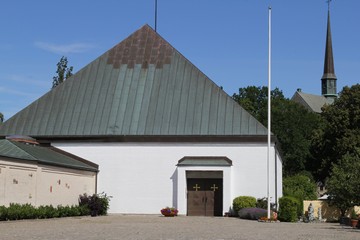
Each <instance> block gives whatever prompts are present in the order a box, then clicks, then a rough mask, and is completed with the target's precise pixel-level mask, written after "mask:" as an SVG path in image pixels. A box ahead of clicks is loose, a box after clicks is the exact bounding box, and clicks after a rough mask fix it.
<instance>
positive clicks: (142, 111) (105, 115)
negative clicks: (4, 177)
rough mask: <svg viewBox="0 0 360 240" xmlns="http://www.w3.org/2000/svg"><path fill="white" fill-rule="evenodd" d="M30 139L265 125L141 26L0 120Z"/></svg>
mask: <svg viewBox="0 0 360 240" xmlns="http://www.w3.org/2000/svg"><path fill="white" fill-rule="evenodd" d="M13 134H20V135H28V136H32V137H35V138H37V139H41V138H44V137H46V138H54V137H67V138H71V137H74V138H76V137H77V138H78V137H104V136H107V137H109V136H175V137H178V136H259V135H262V136H263V135H266V134H267V130H266V128H265V127H264V126H263V125H262V124H261V123H260V122H258V121H257V120H256V119H255V118H254V117H253V116H252V115H250V114H249V113H248V112H247V111H245V110H244V109H243V108H242V107H241V106H240V105H239V104H238V103H236V102H235V101H234V100H233V99H232V98H231V97H230V96H229V95H227V94H226V93H225V92H224V91H223V90H222V89H221V88H220V87H218V86H217V85H216V84H215V83H214V82H213V81H211V80H210V79H209V78H208V77H207V76H206V75H205V74H204V73H202V72H201V71H200V70H199V69H198V68H197V67H196V66H194V65H193V64H192V63H191V62H190V61H189V60H187V59H186V58H185V57H184V56H183V55H182V54H181V53H180V52H179V51H177V50H176V49H175V48H174V47H172V46H171V45H170V44H169V43H168V42H167V41H165V40H164V39H163V38H162V37H161V36H160V35H159V34H158V33H156V32H155V31H154V30H153V29H152V28H151V27H149V26H148V25H144V26H143V27H141V28H140V29H139V30H137V31H135V32H134V33H133V34H131V35H130V36H129V37H127V38H126V39H125V40H123V41H121V42H120V43H119V44H117V45H116V46H114V47H113V48H111V49H110V50H108V51H107V52H105V53H104V54H103V55H101V56H100V57H98V58H97V59H95V60H94V61H93V62H91V63H90V64H88V65H87V66H85V67H84V68H83V69H81V70H80V71H78V72H77V73H76V74H74V75H73V76H71V77H70V78H68V79H67V80H66V81H64V82H63V83H62V84H60V85H59V86H57V87H56V88H54V89H52V90H50V91H49V92H48V93H46V94H45V95H43V96H42V97H40V98H39V99H38V100H36V101H34V102H33V103H31V104H30V105H29V106H27V107H26V108H24V109H23V110H21V111H20V112H18V113H17V114H16V115H14V116H13V117H12V118H10V119H8V120H7V121H6V122H5V123H3V124H2V125H0V135H2V136H6V135H13Z"/></svg>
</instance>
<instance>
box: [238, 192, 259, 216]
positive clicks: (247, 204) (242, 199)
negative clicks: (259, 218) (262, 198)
mask: <svg viewBox="0 0 360 240" xmlns="http://www.w3.org/2000/svg"><path fill="white" fill-rule="evenodd" d="M255 206H256V198H254V197H251V196H239V197H236V198H234V200H233V210H234V212H235V213H238V212H239V210H240V209H243V208H253V207H255Z"/></svg>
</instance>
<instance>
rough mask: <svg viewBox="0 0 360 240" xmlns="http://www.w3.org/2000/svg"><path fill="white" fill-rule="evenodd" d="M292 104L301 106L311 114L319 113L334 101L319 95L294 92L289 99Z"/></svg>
mask: <svg viewBox="0 0 360 240" xmlns="http://www.w3.org/2000/svg"><path fill="white" fill-rule="evenodd" d="M291 99H292V100H293V101H294V102H297V103H299V104H301V105H303V106H304V107H305V108H306V109H308V110H309V111H312V112H316V113H321V112H322V110H321V108H322V107H323V106H324V105H326V104H328V105H329V104H332V103H333V101H334V99H332V98H326V97H324V96H320V95H314V94H308V93H303V92H300V91H296V92H295V94H294V96H293V97H292V98H291Z"/></svg>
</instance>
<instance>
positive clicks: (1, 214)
mask: <svg viewBox="0 0 360 240" xmlns="http://www.w3.org/2000/svg"><path fill="white" fill-rule="evenodd" d="M6 219H7V208H6V207H5V206H0V221H5V220H6Z"/></svg>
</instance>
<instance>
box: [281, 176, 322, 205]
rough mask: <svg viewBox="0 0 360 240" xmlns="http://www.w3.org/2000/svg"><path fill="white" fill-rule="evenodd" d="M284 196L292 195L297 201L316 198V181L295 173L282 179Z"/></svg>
mask: <svg viewBox="0 0 360 240" xmlns="http://www.w3.org/2000/svg"><path fill="white" fill-rule="evenodd" d="M283 194H284V196H292V197H295V198H297V199H299V201H301V202H302V201H303V200H316V199H317V196H316V183H315V182H314V180H313V179H312V178H310V177H309V176H306V175H302V174H296V175H294V176H291V177H286V178H284V179H283Z"/></svg>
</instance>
